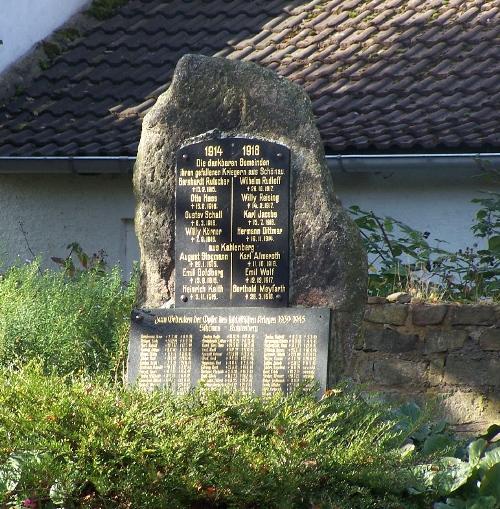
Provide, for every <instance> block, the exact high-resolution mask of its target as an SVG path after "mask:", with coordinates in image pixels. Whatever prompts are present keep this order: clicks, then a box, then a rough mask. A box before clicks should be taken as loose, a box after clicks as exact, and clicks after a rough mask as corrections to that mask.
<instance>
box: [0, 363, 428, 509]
mask: <svg viewBox="0 0 500 509" xmlns="http://www.w3.org/2000/svg"><path fill="white" fill-rule="evenodd" d="M313 394H314V389H311V390H310V391H309V390H306V389H305V388H304V389H303V390H301V391H297V392H296V393H294V394H293V395H292V396H289V397H284V396H282V395H277V396H275V397H273V398H271V399H267V400H264V399H261V398H258V397H251V396H241V395H236V394H230V393H221V392H211V391H207V390H203V388H201V389H199V390H196V391H194V392H192V393H190V394H188V395H185V396H172V395H171V394H169V393H168V392H166V391H154V392H152V393H144V392H140V391H138V390H135V389H124V388H122V387H119V386H111V385H107V384H105V383H102V382H99V381H97V380H96V379H95V378H94V379H93V380H91V379H85V378H69V377H65V378H62V377H60V376H57V375H49V376H44V374H43V371H42V369H41V368H40V366H37V365H36V364H33V363H32V364H30V365H28V366H26V367H25V368H23V369H21V370H20V371H14V372H9V371H7V370H3V371H2V372H0V504H4V506H7V505H9V506H10V505H11V504H12V505H14V504H18V505H19V504H20V503H21V502H22V501H27V502H26V504H34V505H36V507H38V508H39V509H44V508H49V507H54V506H56V507H65V508H72V507H99V508H101V507H102V508H104V507H105V508H113V507H116V508H122V507H140V508H141V509H148V508H158V509H160V508H166V507H168V508H172V509H173V508H183V509H184V508H202V507H205V508H216V507H219V508H229V507H232V508H248V509H250V508H266V509H273V508H283V509H284V508H287V509H292V508H308V509H309V508H310V507H316V508H333V507H336V508H343V509H348V508H349V509H355V508H360V509H361V508H363V509H366V508H380V509H382V508H384V509H389V508H400V507H405V508H407V509H408V508H412V507H429V505H428V503H427V505H423V504H424V501H425V498H424V499H422V501H421V502H420V505H419V504H418V503H417V500H418V497H417V498H412V497H411V496H410V495H405V487H406V485H408V484H412V485H413V484H416V480H415V479H414V478H413V477H412V474H411V467H412V464H411V454H410V455H408V454H407V452H408V451H407V449H405V448H404V447H401V446H402V444H403V442H404V441H405V439H406V436H405V434H404V433H403V432H402V431H401V430H399V431H398V430H397V429H396V427H395V423H394V421H393V419H392V413H391V411H390V409H389V408H387V407H385V406H382V405H380V404H375V403H367V402H366V401H365V399H363V398H362V397H361V396H360V395H359V394H358V393H357V392H355V391H353V390H349V389H347V388H342V389H339V390H335V391H331V392H330V393H328V394H327V395H326V397H324V398H323V399H322V400H321V401H320V402H317V401H316V399H315V398H314V397H313ZM420 497H421V496H420Z"/></svg>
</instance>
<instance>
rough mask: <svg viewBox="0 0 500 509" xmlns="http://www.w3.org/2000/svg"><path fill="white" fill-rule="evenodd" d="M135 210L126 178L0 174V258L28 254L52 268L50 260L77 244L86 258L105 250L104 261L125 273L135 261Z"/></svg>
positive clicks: (21, 257)
mask: <svg viewBox="0 0 500 509" xmlns="http://www.w3.org/2000/svg"><path fill="white" fill-rule="evenodd" d="M134 207H135V202H134V197H133V193H132V183H131V177H130V176H118V175H113V176H104V175H100V176H80V175H48V176H34V175H0V260H1V261H2V262H3V265H4V266H5V265H10V264H12V263H14V262H16V260H17V261H24V260H29V259H32V258H33V254H32V252H33V253H34V254H35V255H37V256H38V255H40V256H41V258H42V260H43V263H44V266H45V267H53V268H54V267H56V265H55V264H54V263H53V262H52V261H51V260H50V257H51V256H58V257H64V256H66V254H67V253H68V251H67V250H66V246H67V245H68V244H69V243H71V242H78V243H80V245H81V246H82V247H83V249H84V251H85V252H87V253H89V254H93V253H95V252H97V251H98V250H100V249H104V251H105V252H106V253H107V255H108V258H107V261H108V263H110V264H115V263H121V265H122V267H123V268H124V269H125V271H126V272H128V271H129V270H130V269H131V267H132V262H133V261H134V260H137V259H138V257H139V255H138V247H137V241H136V238H135V235H134V226H133V217H134ZM23 232H24V233H23ZM25 237H26V238H25ZM31 251H32V252H31Z"/></svg>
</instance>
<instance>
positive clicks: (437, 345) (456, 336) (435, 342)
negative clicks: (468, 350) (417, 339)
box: [424, 330, 469, 353]
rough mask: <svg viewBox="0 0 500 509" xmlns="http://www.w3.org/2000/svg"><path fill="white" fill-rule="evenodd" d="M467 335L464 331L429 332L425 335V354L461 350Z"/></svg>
mask: <svg viewBox="0 0 500 509" xmlns="http://www.w3.org/2000/svg"><path fill="white" fill-rule="evenodd" d="M468 337H469V334H468V332H467V331H465V330H448V331H445V330H429V331H427V333H426V335H425V347H424V352H425V353H438V352H448V351H450V350H460V349H461V348H463V346H464V344H465V341H466V339H467V338H468Z"/></svg>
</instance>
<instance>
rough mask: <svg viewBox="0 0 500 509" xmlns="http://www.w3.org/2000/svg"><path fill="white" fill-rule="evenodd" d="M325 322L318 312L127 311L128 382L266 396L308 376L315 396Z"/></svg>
mask: <svg viewBox="0 0 500 509" xmlns="http://www.w3.org/2000/svg"><path fill="white" fill-rule="evenodd" d="M329 323H330V310H329V309H325V308H294V309H291V308H246V309H245V310H242V309H241V308H210V309H183V310H178V309H155V310H151V311H150V312H144V311H135V312H134V313H133V314H132V329H131V336H130V337H131V340H130V348H129V366H128V377H129V381H130V382H135V383H138V385H139V386H140V387H142V388H144V389H152V388H154V387H158V386H160V387H169V388H170V389H172V390H173V391H175V392H178V393H183V392H186V391H188V390H189V389H190V388H191V387H194V386H195V385H196V384H197V383H198V381H203V383H204V384H205V385H206V386H207V387H209V388H212V389H216V388H221V387H228V388H231V389H235V390H238V391H240V392H243V393H256V394H260V395H263V396H268V395H270V394H273V393H275V392H277V391H283V392H284V393H285V394H288V393H290V392H291V391H292V390H293V389H294V388H296V387H297V386H298V385H299V384H300V383H301V382H303V381H305V380H313V379H316V380H317V381H318V382H319V384H320V392H323V391H324V390H325V388H326V376H327V372H326V368H327V358H328V338H329Z"/></svg>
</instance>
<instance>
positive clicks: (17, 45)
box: [0, 0, 89, 73]
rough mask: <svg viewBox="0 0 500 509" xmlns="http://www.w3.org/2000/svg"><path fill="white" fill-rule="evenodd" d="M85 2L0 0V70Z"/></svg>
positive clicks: (72, 0)
mask: <svg viewBox="0 0 500 509" xmlns="http://www.w3.org/2000/svg"><path fill="white" fill-rule="evenodd" d="M88 3H89V0H1V1H0V40H2V41H3V44H1V45H0V73H1V72H2V71H4V70H5V69H7V67H9V65H11V64H13V63H14V62H15V61H16V60H18V59H19V58H20V57H22V56H23V55H24V54H25V53H26V52H27V51H29V50H30V48H31V47H33V45H34V44H36V43H37V42H38V41H40V40H42V39H44V38H45V37H47V36H48V35H50V34H51V33H52V32H53V31H54V30H55V29H56V28H58V27H59V26H61V25H62V24H64V22H65V21H67V20H68V19H69V18H70V17H71V16H72V15H74V14H76V13H77V12H78V11H80V10H81V9H83V8H84V7H85V6H86V5H87V4H88Z"/></svg>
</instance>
